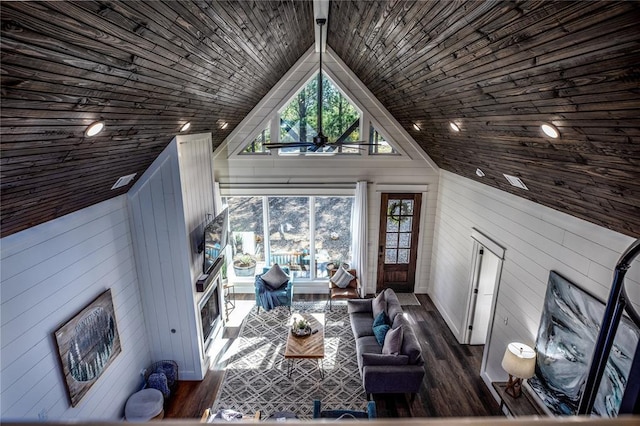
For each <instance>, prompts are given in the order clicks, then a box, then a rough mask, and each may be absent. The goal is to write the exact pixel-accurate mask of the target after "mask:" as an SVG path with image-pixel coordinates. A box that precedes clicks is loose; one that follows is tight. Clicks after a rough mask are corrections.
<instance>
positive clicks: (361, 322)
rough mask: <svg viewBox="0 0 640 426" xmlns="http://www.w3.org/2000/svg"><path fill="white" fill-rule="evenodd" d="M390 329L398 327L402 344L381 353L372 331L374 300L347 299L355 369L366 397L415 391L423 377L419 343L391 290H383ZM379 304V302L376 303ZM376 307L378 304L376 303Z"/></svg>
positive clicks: (416, 391)
mask: <svg viewBox="0 0 640 426" xmlns="http://www.w3.org/2000/svg"><path fill="white" fill-rule="evenodd" d="M383 298H384V300H385V302H386V308H385V312H386V314H387V316H388V318H389V322H390V323H391V329H395V328H398V327H402V335H403V338H402V347H401V350H400V352H399V353H398V354H397V355H385V354H383V353H382V352H383V351H382V346H381V345H380V344H379V343H378V341H377V340H376V337H375V335H374V332H373V321H374V315H373V313H374V306H373V304H374V299H351V300H349V301H348V302H347V303H348V311H349V317H350V319H351V329H352V330H353V335H354V336H355V339H356V351H357V354H358V368H359V369H360V376H361V377H362V385H363V387H364V390H365V392H366V393H367V397H369V396H370V395H371V394H374V393H411V394H414V395H415V394H417V393H418V392H419V390H420V385H421V384H422V379H423V377H424V374H425V371H424V360H423V358H422V351H421V349H420V343H419V342H418V339H417V337H416V335H415V333H414V332H413V330H412V328H411V325H410V323H409V321H408V320H407V318H406V317H405V315H404V314H403V312H402V307H401V306H400V302H399V301H398V297H397V296H396V294H395V292H394V291H393V290H391V289H386V290H384V292H383ZM378 303H379V302H378ZM376 307H377V308H378V309H379V305H377V306H376Z"/></svg>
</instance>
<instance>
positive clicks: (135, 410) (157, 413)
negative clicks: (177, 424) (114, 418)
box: [124, 389, 164, 422]
mask: <svg viewBox="0 0 640 426" xmlns="http://www.w3.org/2000/svg"><path fill="white" fill-rule="evenodd" d="M163 405H164V397H163V396H162V392H160V391H159V390H158V389H142V390H141V391H138V392H136V393H134V394H133V395H131V396H130V397H129V399H128V400H127V404H126V405H125V407H124V416H125V418H126V419H127V420H128V421H130V422H146V421H149V420H151V419H153V418H156V417H158V418H160V419H161V418H162V417H164V409H163Z"/></svg>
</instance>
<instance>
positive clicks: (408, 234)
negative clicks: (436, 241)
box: [376, 193, 422, 293]
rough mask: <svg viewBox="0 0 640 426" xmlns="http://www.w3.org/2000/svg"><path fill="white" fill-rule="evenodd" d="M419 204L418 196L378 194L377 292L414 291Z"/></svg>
mask: <svg viewBox="0 0 640 426" xmlns="http://www.w3.org/2000/svg"><path fill="white" fill-rule="evenodd" d="M421 202H422V194H395V193H389V194H387V193H383V194H382V201H381V203H380V231H379V232H380V237H379V245H378V280H377V284H376V291H377V292H380V291H381V290H384V289H385V288H392V289H393V290H394V291H396V292H399V293H412V292H413V290H414V286H415V279H416V259H417V255H418V232H419V230H420V206H421Z"/></svg>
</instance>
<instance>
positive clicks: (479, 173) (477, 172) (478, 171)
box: [476, 169, 484, 177]
mask: <svg viewBox="0 0 640 426" xmlns="http://www.w3.org/2000/svg"><path fill="white" fill-rule="evenodd" d="M476 174H477V175H478V176H480V177H484V172H483V171H482V170H480V169H476Z"/></svg>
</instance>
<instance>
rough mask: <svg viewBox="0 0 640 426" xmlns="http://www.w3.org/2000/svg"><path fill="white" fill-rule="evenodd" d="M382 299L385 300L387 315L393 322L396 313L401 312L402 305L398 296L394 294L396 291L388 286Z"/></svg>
mask: <svg viewBox="0 0 640 426" xmlns="http://www.w3.org/2000/svg"><path fill="white" fill-rule="evenodd" d="M384 300H385V301H386V302H387V309H386V311H387V316H388V317H389V320H390V321H391V322H393V320H395V318H396V315H398V314H401V313H402V306H401V305H400V301H399V300H398V296H396V293H395V292H394V291H393V290H392V289H390V288H388V289H386V290H385V291H384Z"/></svg>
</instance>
